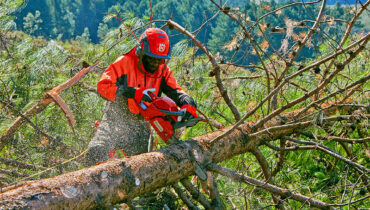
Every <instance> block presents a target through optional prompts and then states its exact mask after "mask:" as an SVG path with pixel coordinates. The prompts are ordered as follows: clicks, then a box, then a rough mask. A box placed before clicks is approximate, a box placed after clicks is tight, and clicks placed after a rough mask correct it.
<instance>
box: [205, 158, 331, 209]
mask: <svg viewBox="0 0 370 210" xmlns="http://www.w3.org/2000/svg"><path fill="white" fill-rule="evenodd" d="M208 168H209V169H210V170H212V171H214V172H216V173H219V174H221V175H223V176H226V177H229V178H231V179H233V180H235V181H238V182H244V183H246V184H250V185H253V186H256V187H258V188H261V189H264V190H267V191H269V192H270V193H273V194H275V195H280V196H281V198H283V199H293V200H296V201H299V202H301V203H303V204H306V203H307V204H309V206H311V207H316V208H321V209H334V208H333V207H330V206H329V204H327V203H324V202H322V201H320V200H317V199H315V198H310V197H307V196H304V195H301V194H298V193H293V192H291V191H290V190H289V189H284V188H280V187H277V186H275V185H272V184H269V183H266V182H262V181H259V180H257V179H254V178H251V177H248V176H245V175H241V174H238V173H236V172H234V171H231V170H229V169H226V168H222V167H221V166H218V165H216V164H210V165H208Z"/></svg>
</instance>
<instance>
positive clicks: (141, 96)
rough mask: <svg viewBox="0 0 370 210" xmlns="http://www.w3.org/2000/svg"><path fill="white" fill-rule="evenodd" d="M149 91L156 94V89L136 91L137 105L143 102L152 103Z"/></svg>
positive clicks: (143, 88) (142, 88)
mask: <svg viewBox="0 0 370 210" xmlns="http://www.w3.org/2000/svg"><path fill="white" fill-rule="evenodd" d="M148 91H150V92H155V88H146V87H141V88H137V89H136V91H135V101H136V102H137V103H140V102H141V101H147V102H151V101H152V98H151V97H150V96H149V94H148Z"/></svg>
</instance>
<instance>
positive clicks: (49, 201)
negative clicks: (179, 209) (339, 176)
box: [0, 115, 369, 209]
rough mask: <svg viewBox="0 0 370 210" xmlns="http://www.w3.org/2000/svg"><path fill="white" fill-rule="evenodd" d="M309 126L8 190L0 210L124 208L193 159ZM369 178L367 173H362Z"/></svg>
mask: <svg viewBox="0 0 370 210" xmlns="http://www.w3.org/2000/svg"><path fill="white" fill-rule="evenodd" d="M367 117H368V116H367ZM352 118H354V116H350V115H349V116H337V117H331V118H324V119H323V120H324V121H337V120H340V119H352ZM310 124H311V121H306V122H300V123H295V124H289V125H284V126H275V127H270V128H268V129H265V130H261V131H259V132H257V133H253V134H249V135H248V134H246V133H247V130H248V127H249V126H248V124H244V125H243V126H241V127H240V129H235V130H234V131H233V132H231V133H230V135H228V136H226V137H224V138H222V139H221V140H220V141H218V142H217V143H215V144H212V147H210V145H211V144H210V140H212V139H213V138H215V137H216V136H218V135H220V134H221V133H222V132H224V130H227V129H228V128H225V129H223V130H220V131H216V132H213V133H209V134H206V135H203V136H199V137H197V138H195V139H194V140H188V141H186V142H182V143H179V144H174V145H169V146H167V147H166V148H163V149H160V150H157V151H154V152H151V153H145V154H142V155H138V156H133V157H130V158H125V159H117V160H111V161H108V162H105V163H103V164H100V165H96V166H93V167H90V168H85V169H82V170H79V171H75V172H70V173H67V174H62V175H60V176H57V177H54V178H49V179H42V180H36V181H30V182H26V183H23V184H21V185H18V186H13V187H8V188H6V189H4V190H3V191H2V193H1V194H0V206H1V208H14V207H17V208H19V207H22V208H23V207H26V208H37V209H39V208H40V209H55V208H74V209H89V208H90V209H91V208H96V207H99V206H106V205H110V204H115V203H119V202H125V201H128V200H131V199H133V198H135V197H137V196H139V195H142V194H145V193H148V192H152V191H154V190H155V189H159V188H162V187H164V186H168V185H170V184H172V183H174V182H177V181H178V180H181V179H183V178H186V177H188V176H190V175H192V174H193V171H194V169H195V165H196V162H195V161H194V158H195V159H196V160H197V161H199V162H200V163H202V164H203V165H207V164H209V163H218V162H221V161H224V160H226V159H228V158H231V157H233V156H235V155H238V154H242V153H245V152H247V151H249V150H251V149H252V148H254V147H255V146H257V145H259V144H261V142H263V141H264V140H269V139H271V140H272V139H276V138H278V137H280V136H284V135H289V134H292V133H293V132H295V131H296V130H299V129H304V128H307V127H308V126H309V125H310ZM368 172H369V170H368V169H366V171H365V173H368ZM306 202H308V203H309V204H310V205H311V206H314V207H318V208H326V207H327V206H322V205H321V206H318V205H317V203H322V202H317V200H315V199H314V198H312V199H311V200H309V201H306Z"/></svg>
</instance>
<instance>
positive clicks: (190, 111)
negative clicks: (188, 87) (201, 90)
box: [180, 104, 198, 122]
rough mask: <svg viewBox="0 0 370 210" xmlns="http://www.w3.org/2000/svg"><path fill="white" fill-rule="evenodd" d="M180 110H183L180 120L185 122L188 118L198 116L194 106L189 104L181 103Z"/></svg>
mask: <svg viewBox="0 0 370 210" xmlns="http://www.w3.org/2000/svg"><path fill="white" fill-rule="evenodd" d="M180 111H184V112H185V115H184V116H183V117H182V119H181V121H182V122H185V121H187V120H190V119H193V118H197V117H198V115H197V110H196V109H195V107H194V106H192V105H190V104H185V105H183V106H182V107H181V108H180Z"/></svg>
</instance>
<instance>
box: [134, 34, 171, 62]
mask: <svg viewBox="0 0 370 210" xmlns="http://www.w3.org/2000/svg"><path fill="white" fill-rule="evenodd" d="M138 45H139V46H138V51H139V53H144V54H145V55H148V56H150V57H155V58H163V59H170V58H171V56H170V40H169V39H168V36H167V34H166V32H164V31H163V30H162V29H160V28H148V29H146V30H145V31H144V33H143V34H141V36H140V39H139V43H138Z"/></svg>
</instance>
